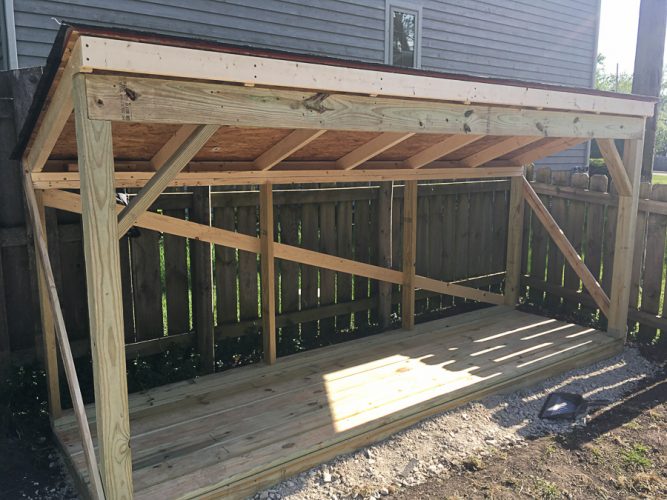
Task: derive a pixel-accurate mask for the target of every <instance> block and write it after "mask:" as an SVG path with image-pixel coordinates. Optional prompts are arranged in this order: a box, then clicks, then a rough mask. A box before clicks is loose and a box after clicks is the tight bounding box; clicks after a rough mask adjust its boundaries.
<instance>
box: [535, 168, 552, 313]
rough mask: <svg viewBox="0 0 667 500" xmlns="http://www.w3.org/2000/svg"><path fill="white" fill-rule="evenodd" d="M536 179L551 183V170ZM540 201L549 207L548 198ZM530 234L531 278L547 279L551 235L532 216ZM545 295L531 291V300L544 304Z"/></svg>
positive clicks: (540, 170)
mask: <svg viewBox="0 0 667 500" xmlns="http://www.w3.org/2000/svg"><path fill="white" fill-rule="evenodd" d="M535 178H536V181H537V182H542V183H545V184H550V183H551V169H549V168H541V169H539V170H538V171H537V172H535ZM540 199H541V200H542V203H544V204H545V206H548V205H549V199H548V198H547V197H546V196H543V195H541V196H540ZM530 232H531V241H530V244H531V247H532V252H531V262H530V269H531V272H530V274H531V276H534V277H536V278H539V279H540V280H545V279H546V263H547V247H548V244H549V235H548V234H547V232H546V230H545V229H544V227H543V226H542V223H541V222H540V221H539V220H538V219H537V217H535V216H533V214H531V218H530ZM543 297H544V293H543V291H542V290H538V289H533V288H531V290H530V300H531V301H532V302H538V303H539V302H542V299H543Z"/></svg>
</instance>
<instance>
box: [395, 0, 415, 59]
mask: <svg viewBox="0 0 667 500" xmlns="http://www.w3.org/2000/svg"><path fill="white" fill-rule="evenodd" d="M416 21H417V18H416V16H415V15H414V14H410V13H409V12H401V11H398V10H394V11H393V12H392V23H393V26H392V27H393V29H392V48H393V50H392V64H393V65H394V66H403V67H406V68H414V66H415V41H416V39H417V36H416V35H417V27H416Z"/></svg>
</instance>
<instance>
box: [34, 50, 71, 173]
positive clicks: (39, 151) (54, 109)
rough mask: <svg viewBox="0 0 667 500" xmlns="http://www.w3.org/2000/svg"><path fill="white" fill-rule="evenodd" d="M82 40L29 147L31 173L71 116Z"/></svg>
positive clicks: (41, 165)
mask: <svg viewBox="0 0 667 500" xmlns="http://www.w3.org/2000/svg"><path fill="white" fill-rule="evenodd" d="M80 67H81V42H77V43H76V44H75V45H74V48H73V49H72V53H71V54H70V59H69V62H68V64H67V66H66V67H65V69H64V71H63V73H62V75H61V76H60V84H59V85H58V87H57V88H56V90H55V91H54V93H53V96H52V97H51V100H50V102H49V106H48V108H47V109H46V111H45V112H44V115H43V118H42V122H41V124H40V127H39V129H38V130H37V132H36V134H35V137H34V138H33V140H32V143H31V144H30V149H29V150H28V151H27V154H25V155H24V158H23V167H24V168H25V169H26V170H27V171H30V172H41V171H42V169H43V168H44V165H45V164H46V161H47V160H48V159H49V155H50V154H51V152H52V151H53V147H54V146H55V145H56V142H57V141H58V138H59V137H60V134H61V132H62V131H63V129H64V128H65V123H67V120H68V118H69V117H70V116H71V115H72V110H73V109H74V107H73V106H74V105H73V102H72V77H73V76H74V75H75V74H76V73H78V72H79V71H80Z"/></svg>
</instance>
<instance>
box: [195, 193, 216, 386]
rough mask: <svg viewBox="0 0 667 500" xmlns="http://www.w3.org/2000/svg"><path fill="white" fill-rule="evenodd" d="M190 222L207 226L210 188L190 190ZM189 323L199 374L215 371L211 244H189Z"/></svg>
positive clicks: (198, 242) (209, 211)
mask: <svg viewBox="0 0 667 500" xmlns="http://www.w3.org/2000/svg"><path fill="white" fill-rule="evenodd" d="M192 220H193V221H196V222H198V223H200V224H204V225H206V226H210V225H211V188H210V187H209V186H201V187H196V188H194V189H193V198H192ZM191 245H192V246H191V248H192V263H193V271H194V274H193V282H192V287H193V296H192V298H193V309H194V311H193V312H194V316H193V323H194V329H195V333H196V337H197V351H198V352H199V359H200V361H201V371H202V373H213V372H214V371H215V324H214V318H213V263H212V257H211V244H210V243H205V242H203V241H192V242H191Z"/></svg>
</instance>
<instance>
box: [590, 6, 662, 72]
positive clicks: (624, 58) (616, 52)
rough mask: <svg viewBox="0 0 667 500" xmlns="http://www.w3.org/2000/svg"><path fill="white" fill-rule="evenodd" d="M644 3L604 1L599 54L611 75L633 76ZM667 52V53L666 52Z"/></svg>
mask: <svg viewBox="0 0 667 500" xmlns="http://www.w3.org/2000/svg"><path fill="white" fill-rule="evenodd" d="M639 1H640V0H602V12H601V17H600V38H599V40H598V52H599V53H602V54H603V55H604V56H605V68H606V70H607V72H609V73H615V72H616V64H617V63H618V66H619V68H618V69H619V73H632V70H633V68H634V62H635V46H636V44H637V26H638V24H639ZM665 46H666V47H667V43H666V44H665ZM666 53H667V52H666Z"/></svg>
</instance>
